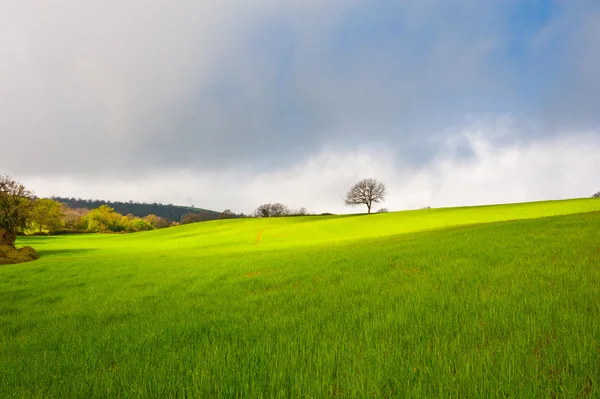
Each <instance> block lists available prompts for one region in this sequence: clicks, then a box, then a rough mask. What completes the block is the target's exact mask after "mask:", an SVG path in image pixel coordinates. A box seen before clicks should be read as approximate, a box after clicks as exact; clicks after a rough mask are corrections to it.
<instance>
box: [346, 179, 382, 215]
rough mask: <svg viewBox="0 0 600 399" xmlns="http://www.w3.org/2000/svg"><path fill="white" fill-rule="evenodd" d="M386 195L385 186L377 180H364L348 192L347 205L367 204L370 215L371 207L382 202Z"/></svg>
mask: <svg viewBox="0 0 600 399" xmlns="http://www.w3.org/2000/svg"><path fill="white" fill-rule="evenodd" d="M386 194H387V192H386V189H385V184H383V183H380V182H378V181H377V180H375V179H364V180H361V181H359V182H358V183H356V184H355V185H354V186H352V188H350V190H348V193H346V205H362V204H365V205H366V206H367V209H368V213H369V214H370V213H371V206H372V205H373V204H377V203H379V202H382V201H383V200H384V197H385V195H386Z"/></svg>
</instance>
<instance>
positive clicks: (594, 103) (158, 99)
mask: <svg viewBox="0 0 600 399" xmlns="http://www.w3.org/2000/svg"><path fill="white" fill-rule="evenodd" d="M599 43H600V2H598V1H597V0H589V1H588V0H556V1H547V0H488V1H481V0H395V1H388V0H364V1H360V0H314V1H313V0H302V1H300V0H288V1H275V0H252V1H247V0H238V1H236V0H220V1H212V0H211V1H208V0H205V1H202V0H193V1H192V0H173V1H163V0H128V1H112V0H86V1H79V0H53V1H48V0H0V174H9V175H11V176H12V177H14V178H15V179H17V180H19V181H21V182H23V183H25V184H26V186H27V187H28V188H30V189H32V190H34V191H35V192H36V194H37V195H39V196H50V195H60V196H69V197H72V196H74V197H82V198H99V199H110V200H130V199H132V200H137V201H146V202H163V203H175V204H182V205H192V204H193V205H196V206H199V207H204V208H209V209H215V210H222V209H225V208H231V209H232V210H234V211H237V212H251V211H252V210H253V209H254V208H256V207H257V206H258V205H259V204H261V203H265V202H282V203H285V204H287V205H289V206H290V207H292V208H299V207H306V208H308V210H309V211H312V212H340V213H341V212H356V211H359V210H361V211H362V209H353V208H346V207H344V205H343V197H344V195H345V192H346V190H347V189H348V188H349V186H350V185H352V184H353V183H354V182H356V181H357V180H359V179H362V178H366V177H373V178H376V179H379V180H381V181H383V182H385V183H386V184H387V185H388V189H389V196H388V198H387V200H386V202H385V204H384V205H382V206H385V207H387V208H390V209H392V210H400V209H414V208H420V207H424V206H433V207H439V206H455V205H472V204H489V203H501V202H516V201H529V200H542V199H560V198H573V197H588V196H591V194H593V193H595V192H597V191H599V190H600V174H599V173H598V171H599V170H600V156H599V154H600V101H599V98H598V96H599V93H600V44H599Z"/></svg>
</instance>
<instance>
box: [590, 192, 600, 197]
mask: <svg viewBox="0 0 600 399" xmlns="http://www.w3.org/2000/svg"><path fill="white" fill-rule="evenodd" d="M592 198H600V191H598V192H597V193H596V194H594V195H592Z"/></svg>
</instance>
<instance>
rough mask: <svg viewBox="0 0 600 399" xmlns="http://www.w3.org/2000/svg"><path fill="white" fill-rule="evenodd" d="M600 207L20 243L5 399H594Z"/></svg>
mask: <svg viewBox="0 0 600 399" xmlns="http://www.w3.org/2000/svg"><path fill="white" fill-rule="evenodd" d="M599 227H600V201H599V200H596V199H578V200H568V201H547V202H537V203H524V204H509V205H494V206H482V207H466V208H446V209H427V210H419V211H407V212H395V213H386V214H377V215H370V216H366V215H343V216H322V217H293V218H273V219H236V220H222V221H211V222H206V223H198V224H190V225H186V226H178V227H171V228H167V229H162V230H156V231H150V232H144V233H135V234H129V235H80V236H59V237H21V238H19V241H18V244H19V245H31V246H33V247H34V248H35V249H36V250H38V251H39V253H40V255H41V259H40V260H38V261H35V262H32V263H27V264H20V265H10V266H5V267H0V359H2V361H1V362H0V396H1V397H95V396H110V397H179V396H181V397H188V396H189V397H319V398H320V397H434V396H436V397H448V396H461V397H489V396H494V397H496V396H501V397H507V396H511V397H539V396H542V397H547V396H568V397H597V396H598V395H599V394H600V352H599V351H598V348H599V347H600V346H599V345H600V335H599V333H598V331H599V330H598V324H597V320H599V319H600V306H599V305H598V304H599V302H598V300H597V298H598V297H599V294H600V232H599Z"/></svg>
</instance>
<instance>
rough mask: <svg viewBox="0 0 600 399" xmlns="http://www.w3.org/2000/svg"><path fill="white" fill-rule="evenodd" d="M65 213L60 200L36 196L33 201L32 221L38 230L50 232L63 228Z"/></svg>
mask: <svg viewBox="0 0 600 399" xmlns="http://www.w3.org/2000/svg"><path fill="white" fill-rule="evenodd" d="M64 217H65V214H64V212H63V205H62V204H61V203H60V202H57V201H54V200H51V199H48V198H38V199H36V200H35V201H34V202H33V213H32V221H33V224H34V225H36V227H37V228H38V229H39V231H40V232H42V231H43V230H47V231H49V232H50V233H53V232H56V231H59V230H62V229H64V227H65V221H64Z"/></svg>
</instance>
